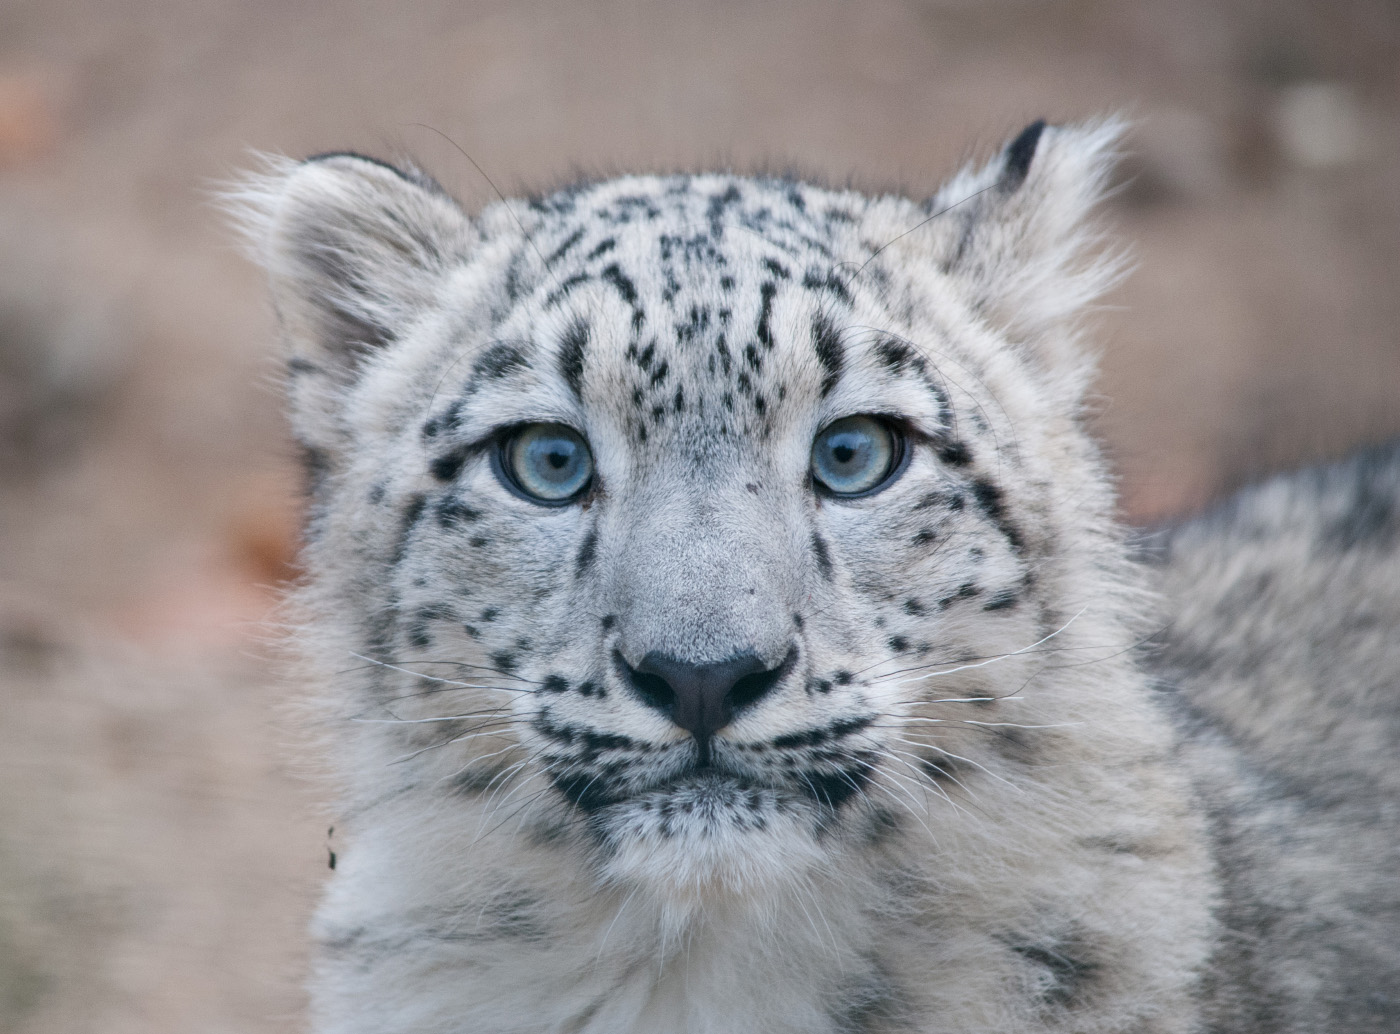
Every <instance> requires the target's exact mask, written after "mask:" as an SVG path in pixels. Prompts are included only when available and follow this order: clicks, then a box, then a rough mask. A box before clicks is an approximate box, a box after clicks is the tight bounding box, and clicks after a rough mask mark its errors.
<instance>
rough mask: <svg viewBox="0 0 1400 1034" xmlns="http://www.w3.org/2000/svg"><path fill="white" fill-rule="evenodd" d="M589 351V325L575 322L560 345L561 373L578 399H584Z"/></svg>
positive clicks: (579, 321) (565, 333)
mask: <svg viewBox="0 0 1400 1034" xmlns="http://www.w3.org/2000/svg"><path fill="white" fill-rule="evenodd" d="M587 349H588V324H587V323H585V322H584V321H583V320H575V321H574V322H573V323H572V324H570V325H569V329H568V330H566V331H565V332H564V339H563V341H561V342H560V345H559V372H560V373H561V374H563V375H564V381H565V382H566V383H567V384H568V385H569V390H570V391H572V392H573V393H574V398H576V399H582V397H583V394H582V391H583V355H584V352H585V351H586V350H587Z"/></svg>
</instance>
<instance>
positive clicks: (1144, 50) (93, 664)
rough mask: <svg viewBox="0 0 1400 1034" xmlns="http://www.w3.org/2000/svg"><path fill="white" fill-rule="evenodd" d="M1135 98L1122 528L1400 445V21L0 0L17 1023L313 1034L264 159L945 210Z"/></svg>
mask: <svg viewBox="0 0 1400 1034" xmlns="http://www.w3.org/2000/svg"><path fill="white" fill-rule="evenodd" d="M1115 110H1117V111H1123V110H1126V111H1127V112H1128V113H1129V114H1130V115H1132V116H1134V117H1135V118H1136V119H1137V120H1138V129H1137V131H1136V134H1135V136H1134V139H1133V141H1132V146H1133V148H1134V149H1135V155H1134V157H1133V158H1132V159H1131V161H1130V163H1129V165H1128V172H1129V173H1130V174H1131V178H1130V180H1129V181H1128V182H1127V184H1126V186H1125V187H1124V189H1123V190H1122V191H1121V192H1120V194H1119V195H1118V196H1117V198H1116V199H1115V200H1114V201H1113V202H1112V203H1111V205H1110V206H1109V207H1110V215H1111V217H1112V219H1113V221H1114V223H1115V224H1116V227H1117V229H1118V231H1119V232H1120V234H1121V235H1122V236H1123V237H1124V238H1125V239H1126V240H1128V241H1131V242H1132V243H1133V245H1134V247H1135V251H1136V255H1137V259H1138V268H1137V272H1136V273H1135V275H1134V276H1133V278H1132V279H1131V280H1130V281H1129V282H1128V283H1127V285H1126V286H1124V287H1123V288H1121V289H1120V290H1119V291H1117V292H1116V293H1115V294H1114V296H1113V297H1112V298H1111V299H1109V301H1110V303H1111V305H1112V308H1111V309H1110V310H1109V311H1107V312H1106V313H1105V314H1104V316H1103V318H1102V335H1101V339H1102V341H1103V342H1104V345H1105V350H1104V359H1103V369H1104V376H1103V382H1102V388H1103V399H1102V402H1101V403H1100V416H1099V421H1100V427H1101V429H1102V433H1103V434H1104V436H1105V438H1106V440H1107V442H1108V445H1109V448H1110V451H1111V453H1112V455H1113V457H1114V460H1115V463H1116V464H1117V467H1118V469H1119V471H1120V473H1121V478H1122V485H1123V491H1124V508H1125V513H1126V514H1127V515H1128V516H1129V517H1131V518H1133V519H1137V520H1150V519H1155V518H1159V517H1162V516H1165V515H1169V514H1172V513H1178V512H1183V511H1186V510H1189V509H1191V508H1193V507H1195V506H1197V505H1199V504H1200V503H1201V502H1203V501H1204V500H1206V499H1208V498H1209V497H1211V496H1212V495H1213V494H1216V493H1218V492H1219V491H1221V490H1222V489H1223V488H1224V487H1226V486H1228V485H1230V484H1232V483H1235V482H1237V481H1239V480H1240V479H1242V478H1244V477H1246V476H1248V475H1250V474H1251V473H1257V472H1261V471H1263V470H1267V469H1272V468H1275V467H1278V466H1283V465H1287V464H1290V463H1293V462H1295V461H1298V460H1301V459H1305V458H1313V457H1319V456H1324V455H1329V454H1335V453H1337V452H1340V451H1342V450H1344V449H1345V448H1346V447H1348V446H1349V445H1351V444H1354V443H1357V442H1360V441H1365V440H1373V439H1376V438H1379V437H1382V436H1384V435H1387V434H1394V433H1396V432H1397V431H1400V332H1397V327H1400V290H1397V286H1400V285H1397V279H1400V278H1397V269H1400V261H1397V260H1400V118H1397V115H1398V114H1400V9H1397V8H1396V7H1395V5H1394V4H1393V3H1389V2H1386V0H1343V2H1324V0H1311V2H1306V0H1267V2H1266V0H1231V2H1229V3H1219V2H1211V0H1184V2H1178V3H1145V2H1144V3H1110V2H1107V0H983V2H980V3H979V2H976V0H908V2H900V0H864V2H862V3H849V2H848V3H837V2H827V3H820V2H812V3H795V2H790V3H750V4H738V3H733V4H729V3H718V2H700V0H694V2H690V3H685V4H681V3H675V4H661V3H652V4H643V3H620V2H619V3H606V4H584V3H568V2H567V0H553V2H540V0H518V2H513V3H504V2H502V3H480V4H470V3H463V2H453V3H446V2H443V3H399V4H392V5H391V4H384V5H382V6H378V7H373V6H370V5H368V4H349V3H343V4H331V3H304V2H303V3H287V2H273V0H261V2H257V3H245V4H241V5H235V4H229V3H223V2H213V0H184V2H174V0H167V2H154V0H106V2H99V0H3V2H0V481H2V483H0V709H2V710H0V1030H6V1031H16V1032H25V1034H39V1032H44V1034H60V1032H62V1034H72V1032H86V1031H93V1032H99V1031H100V1032H104V1034H109V1032H125V1031H133V1032H135V1031H143V1032H166V1031H169V1032H172V1034H174V1032H177V1031H178V1032H191V1031H211V1032H220V1031H234V1030H238V1031H249V1030H260V1031H280V1030H292V1029H296V1027H297V1023H298V1015H299V1009H300V1008H301V995H300V992H299V990H298V987H299V981H300V979H301V976H302V966H303V961H304V948H303V943H302V928H303V925H304V922H305V917H306V913H307V909H308V907H309V903H310V901H311V900H312V898H313V896H314V891H315V887H316V884H317V882H318V881H319V879H320V878H321V876H322V875H323V874H324V870H325V849H326V846H325V829H324V822H323V820H322V818H321V817H320V816H319V813H318V812H317V811H316V809H315V808H314V806H313V804H312V803H311V802H312V801H313V799H314V797H315V796H316V793H315V791H313V790H311V789H310V788H309V786H308V784H306V783H304V782H303V781H302V780H301V779H300V778H299V777H298V776H297V775H296V774H295V772H296V770H297V762H298V757H297V753H298V750H299V748H297V747H296V746H295V744H296V742H297V740H296V736H295V734H294V732H293V731H292V729H291V725H292V723H291V722H290V721H287V720H285V719H284V718H283V717H282V716H281V712H280V711H279V710H278V706H277V705H278V704H279V702H280V701H282V700H283V699H284V698H287V697H289V696H292V695H294V687H292V686H289V685H287V684H286V683H285V681H281V680H279V678H278V677H277V675H276V674H275V667H274V665H273V664H272V663H271V662H270V661H269V660H268V654H269V653H270V651H269V649H268V648H267V646H266V645H265V641H266V638H267V635H268V634H269V633H268V628H269V626H268V625H266V624H263V623H262V622H264V621H265V620H267V619H268V618H269V615H270V607H271V604H272V601H273V599H274V593H273V591H272V590H271V589H270V586H271V585H273V584H274V583H275V582H276V581H277V580H278V579H279V578H280V577H282V576H284V574H285V573H286V567H285V565H286V562H287V559H288V551H289V549H290V543H291V540H292V536H293V532H292V528H293V527H294V521H295V517H294V510H295V503H294V494H295V493H294V487H293V486H294V483H295V474H294V472H293V471H292V470H291V469H290V465H289V463H288V456H289V454H290V453H289V449H288V448H287V445H286V441H285V435H284V428H283V425H282V423H281V421H280V418H279V415H278V405H277V398H276V390H275V383H274V382H275V371H276V369H277V367H276V364H275V363H274V362H273V361H272V360H271V356H272V334H271V322H270V319H269V317H268V314H267V311H266V308H265V306H264V303H263V299H262V295H261V290H260V282H259V277H258V275H257V274H256V273H255V271H254V270H252V269H251V268H250V267H249V266H248V265H247V264H245V263H244V262H243V261H242V260H241V259H240V257H239V256H238V254H237V253H236V251H235V250H234V248H233V247H232V246H231V243H230V242H231V235H230V234H229V233H228V231H227V230H226V229H225V228H224V227H223V226H221V225H220V222H219V219H218V217H217V215H216V213H215V212H214V211H213V209H212V208H211V206H210V205H209V203H208V196H209V191H210V189H211V187H212V185H213V184H214V183H215V182H216V181H218V180H220V179H222V178H226V177H228V176H230V175H231V174H232V173H233V172H234V171H235V170H237V169H239V168H241V167H244V166H246V165H247V164H248V163H249V161H250V159H249V150H250V149H256V150H265V151H281V152H285V153H289V154H293V155H300V154H306V153H309V152H314V151H317V150H324V149H328V148H337V149H338V148H345V147H353V148H358V149H362V150H368V151H371V152H376V153H393V152H395V151H396V150H404V151H408V152H412V153H414V154H416V155H418V156H420V158H421V159H422V160H423V161H424V162H425V163H426V164H427V166H428V167H429V168H430V169H432V170H433V171H434V172H435V173H436V174H437V175H438V176H439V177H440V178H441V179H442V180H443V181H444V182H445V183H446V184H448V185H449V186H450V187H451V188H452V189H453V190H455V191H456V192H457V193H458V195H459V196H460V197H461V198H462V199H463V200H464V201H465V202H467V203H468V204H469V205H470V206H473V207H475V206H477V205H479V204H481V203H482V202H484V201H485V200H487V199H488V198H489V197H490V196H491V189H490V187H489V186H488V185H487V184H486V183H485V182H483V180H482V179H481V177H480V176H479V175H477V173H476V172H475V171H474V170H473V169H472V168H471V167H470V165H469V164H468V163H467V162H466V161H464V160H463V159H462V157H461V156H460V155H459V154H458V153H457V152H456V151H455V150H454V148H453V147H452V146H451V145H450V144H448V143H446V142H445V141H444V140H443V139H442V138H441V137H439V136H438V135H437V134H436V133H434V132H432V131H429V130H426V129H423V128H420V127H419V124H425V125H428V126H432V127H434V129H436V130H438V131H440V132H441V133H443V134H446V135H447V136H450V137H451V138H452V139H453V140H455V141H456V142H457V143H458V144H460V145H461V146H462V147H463V148H465V149H466V150H467V151H468V152H470V154H471V155H472V157H473V158H475V160H476V161H477V162H478V163H480V165H481V166H482V167H483V168H484V169H485V170H486V171H487V172H488V173H489V174H490V175H491V177H492V178H493V179H494V180H495V182H496V183H497V184H499V185H500V186H501V188H502V189H503V190H506V191H507V192H510V191H513V190H519V189H524V188H528V187H538V186H546V185H549V184H551V183H553V182H557V181H558V180H560V179H562V178H565V177H567V176H568V175H569V174H570V172H571V171H573V170H578V169H582V170H586V171H590V172H597V171H611V170H622V169H631V168H637V167H645V168H656V167H664V168H672V167H693V166H697V165H716V164H730V165H733V166H734V167H737V168H739V169H753V168H757V167H760V166H761V167H767V168H772V167H775V166H776V167H779V168H795V169H798V170H804V171H809V172H811V173H813V174H816V175H820V176H822V177H824V178H826V179H828V180H837V181H841V180H845V179H846V178H847V177H850V178H852V179H853V181H854V182H855V183H856V184H857V185H862V186H867V187H875V188H881V187H887V186H894V187H899V188H902V189H904V190H907V191H910V192H913V193H916V194H920V193H926V192H928V191H930V190H931V189H932V188H933V187H934V186H935V185H936V184H937V183H938V181H939V180H940V179H941V178H942V177H943V176H945V175H946V174H947V173H949V172H950V171H951V170H952V169H953V168H954V167H955V166H956V164H957V163H958V162H959V161H960V160H962V159H963V158H965V157H968V156H972V155H976V156H986V155H987V154H989V153H990V151H991V148H992V147H993V146H995V144H996V143H997V142H998V141H999V140H1000V139H1001V138H1003V137H1004V136H1006V135H1007V134H1009V133H1011V132H1014V131H1015V130H1016V129H1018V128H1020V126H1021V125H1023V124H1024V123H1025V122H1027V121H1029V120H1030V119H1031V118H1034V117H1037V116H1041V115H1045V116H1049V117H1050V118H1052V119H1068V118H1075V117H1081V116H1087V115H1093V114H1097V113H1102V112H1105V111H1115Z"/></svg>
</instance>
